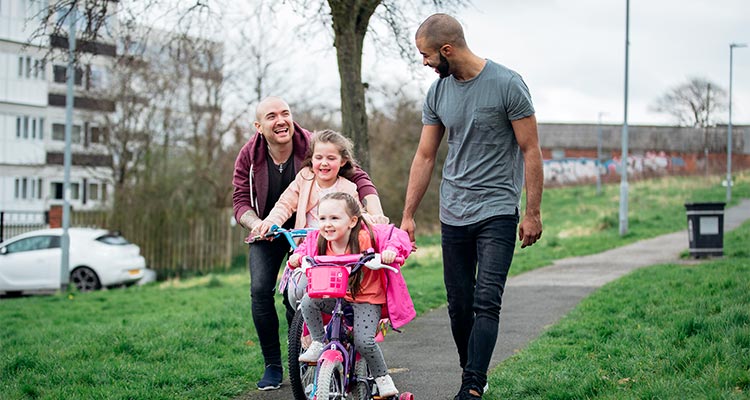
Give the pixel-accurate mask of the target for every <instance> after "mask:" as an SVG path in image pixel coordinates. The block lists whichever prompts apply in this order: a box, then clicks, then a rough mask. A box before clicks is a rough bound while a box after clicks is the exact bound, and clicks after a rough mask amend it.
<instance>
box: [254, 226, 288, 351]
mask: <svg viewBox="0 0 750 400" xmlns="http://www.w3.org/2000/svg"><path fill="white" fill-rule="evenodd" d="M288 252H289V243H287V241H286V240H284V239H283V238H280V239H276V240H273V241H270V242H269V241H259V242H255V243H251V244H250V250H249V255H248V265H249V268H250V301H251V304H252V312H253V324H254V325H255V330H256V331H257V332H258V341H260V349H261V352H262V353H263V359H264V360H265V364H266V365H279V366H280V365H282V364H281V345H280V344H279V317H278V316H277V315H276V304H275V299H274V294H275V293H276V286H277V277H278V275H279V270H280V269H281V263H282V261H284V257H285V256H286V255H287V253H288ZM283 297H284V300H283V302H284V305H285V306H286V322H287V324H291V323H292V318H294V311H295V310H294V308H293V307H292V306H291V305H290V304H289V301H288V300H287V298H286V296H283Z"/></svg>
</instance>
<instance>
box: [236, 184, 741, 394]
mask: <svg viewBox="0 0 750 400" xmlns="http://www.w3.org/2000/svg"><path fill="white" fill-rule="evenodd" d="M747 220H750V200H748V199H746V200H743V201H742V202H741V203H740V204H739V205H738V206H735V207H732V208H730V209H727V210H726V212H725V216H724V230H725V232H729V231H731V230H732V229H735V228H736V227H738V226H739V225H741V224H742V223H743V222H744V221H747ZM686 225H687V219H686ZM687 248H688V237H687V230H684V231H680V232H675V233H670V234H667V235H662V236H658V237H656V238H653V239H647V240H642V241H640V242H636V243H633V244H630V245H627V246H623V247H620V248H616V249H612V250H609V251H605V252H603V253H599V254H593V255H589V256H584V257H572V258H566V259H563V260H558V261H556V262H555V263H554V264H553V265H551V266H548V267H544V268H539V269H536V270H533V271H529V272H526V273H524V274H521V275H518V276H515V277H512V278H510V279H509V280H508V283H507V286H506V291H505V295H504V296H503V311H502V314H501V317H500V334H499V336H498V341H497V345H496V347H495V351H494V352H493V354H492V363H491V365H490V368H492V367H494V366H495V365H497V364H498V363H500V362H501V361H503V360H505V359H506V358H508V357H510V356H512V355H513V354H514V353H516V352H517V351H519V350H520V349H522V348H523V347H525V346H526V345H527V344H528V343H529V342H530V341H531V340H533V339H535V338H536V337H538V336H539V334H540V333H541V332H542V331H543V330H544V329H545V328H546V327H548V326H550V325H552V324H554V323H555V322H557V321H558V320H559V319H560V318H561V317H562V316H564V315H565V314H566V313H568V312H569V311H570V310H571V309H572V308H573V307H575V305H576V304H578V303H579V302H580V301H581V299H583V298H584V297H586V296H588V295H589V294H590V293H591V292H593V291H594V290H596V289H597V288H599V287H601V286H602V285H604V284H605V283H608V282H611V281H613V280H615V279H617V278H619V277H621V276H623V275H625V274H627V273H629V272H631V271H633V270H634V269H637V268H642V267H646V266H650V265H655V264H664V263H670V262H675V261H678V260H679V255H680V253H681V252H682V251H684V250H686V249H687ZM381 347H382V349H383V353H384V355H385V358H386V360H387V362H388V366H389V368H390V369H391V374H392V376H393V380H394V382H395V383H396V387H398V388H399V389H400V390H401V391H410V392H412V393H414V395H415V398H416V399H424V400H451V399H453V396H455V394H456V392H457V391H458V388H459V386H460V384H461V369H460V368H459V366H458V355H457V353H456V350H455V346H454V344H453V338H452V337H451V333H450V324H449V321H448V314H447V310H446V308H445V307H441V308H438V309H436V310H433V311H430V312H428V313H426V314H425V315H423V316H421V317H419V318H417V319H415V320H414V321H412V322H411V323H410V324H409V325H407V327H406V328H405V329H404V331H403V333H401V334H398V333H392V334H390V335H388V337H387V338H386V341H385V342H383V343H382V344H381ZM284 374H285V375H286V374H287V371H284ZM285 378H286V379H285V381H284V385H283V386H282V388H281V389H280V390H276V391H272V392H260V391H252V392H248V393H245V394H244V395H243V396H241V397H239V399H264V400H277V399H278V400H290V399H292V393H291V389H290V387H289V381H288V377H286V376H285Z"/></svg>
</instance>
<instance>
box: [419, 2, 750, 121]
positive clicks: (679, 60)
mask: <svg viewBox="0 0 750 400" xmlns="http://www.w3.org/2000/svg"><path fill="white" fill-rule="evenodd" d="M625 9H626V7H625V0H619V1H615V0H502V1H499V0H474V6H473V7H470V8H467V9H464V10H462V11H461V12H460V13H459V14H458V15H457V17H458V19H459V20H460V21H461V22H462V24H463V26H464V32H465V34H466V39H467V42H468V44H469V47H470V48H471V49H472V51H473V52H474V53H476V54H477V55H479V56H482V57H485V58H489V59H492V60H493V61H495V62H498V63H500V64H503V65H505V66H507V67H509V68H511V69H514V70H516V71H517V72H519V73H520V74H521V75H522V76H523V77H524V80H525V81H526V83H527V85H528V86H529V88H530V90H531V94H532V97H533V99H534V102H535V107H536V111H537V119H538V120H539V121H541V122H596V120H597V118H598V114H599V112H604V113H606V114H605V115H604V116H603V117H602V120H603V122H605V123H622V121H623V115H624V80H625ZM732 42H734V43H748V44H750V1H748V0H649V1H646V0H632V1H630V56H629V59H630V63H629V65H630V67H629V94H628V96H629V102H628V104H629V106H628V122H629V123H630V124H670V123H672V122H673V120H672V119H670V117H669V116H667V115H664V114H658V113H654V112H652V111H649V105H650V104H652V103H653V102H654V100H655V99H656V98H657V97H659V96H660V95H661V94H663V93H665V92H666V91H667V90H668V89H669V88H671V87H674V86H676V85H678V84H681V83H684V82H686V81H687V79H688V78H689V77H704V78H708V79H709V80H710V81H713V82H715V83H716V84H718V85H719V86H721V87H723V88H725V89H726V90H727V91H728V89H729V43H732ZM416 56H417V54H416V52H415V57H416ZM733 65H734V67H733V76H734V79H733V93H734V95H733V99H734V100H733V103H732V122H733V124H743V123H744V124H750V48H735V49H734V63H733ZM424 70H425V71H424V72H423V73H421V74H420V76H422V77H423V80H424V82H423V83H422V85H423V86H424V87H427V86H429V83H430V82H431V81H432V80H434V78H435V76H436V75H435V74H434V72H433V71H431V70H430V69H428V68H426V67H424ZM425 72H426V73H425ZM723 114H724V115H722V116H721V119H722V120H723V122H725V123H726V121H727V120H728V115H727V114H728V113H727V112H724V113H723Z"/></svg>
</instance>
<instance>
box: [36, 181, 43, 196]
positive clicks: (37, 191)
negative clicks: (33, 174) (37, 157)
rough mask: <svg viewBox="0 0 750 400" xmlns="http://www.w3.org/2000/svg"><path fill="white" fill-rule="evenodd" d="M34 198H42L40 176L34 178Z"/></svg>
mask: <svg viewBox="0 0 750 400" xmlns="http://www.w3.org/2000/svg"><path fill="white" fill-rule="evenodd" d="M36 198H37V199H41V198H42V178H38V179H37V180H36Z"/></svg>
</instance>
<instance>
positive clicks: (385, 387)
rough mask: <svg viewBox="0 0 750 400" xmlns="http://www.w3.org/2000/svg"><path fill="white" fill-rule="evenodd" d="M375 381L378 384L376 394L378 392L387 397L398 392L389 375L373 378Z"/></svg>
mask: <svg viewBox="0 0 750 400" xmlns="http://www.w3.org/2000/svg"><path fill="white" fill-rule="evenodd" d="M375 383H377V385H378V394H380V397H389V396H395V395H397V394H398V389H396V385H394V384H393V379H391V376H390V375H383V376H379V377H377V378H375Z"/></svg>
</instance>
